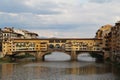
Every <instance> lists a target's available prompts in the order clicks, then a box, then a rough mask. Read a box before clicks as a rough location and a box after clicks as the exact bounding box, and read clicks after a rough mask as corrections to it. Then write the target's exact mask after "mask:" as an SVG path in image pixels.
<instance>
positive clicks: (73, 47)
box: [2, 38, 104, 60]
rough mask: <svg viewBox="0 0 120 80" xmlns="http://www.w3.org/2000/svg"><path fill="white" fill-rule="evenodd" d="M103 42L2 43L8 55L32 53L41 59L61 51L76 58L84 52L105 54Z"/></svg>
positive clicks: (62, 40)
mask: <svg viewBox="0 0 120 80" xmlns="http://www.w3.org/2000/svg"><path fill="white" fill-rule="evenodd" d="M101 42H102V40H101V39H96V38H85V39H79V38H78V39H75V38H71V39H69V38H66V39H65V38H48V39H11V40H10V41H9V42H4V43H2V46H3V48H2V51H3V54H4V55H8V56H11V55H17V54H21V53H30V54H31V55H33V56H35V57H36V58H37V59H39V60H42V59H44V56H45V55H47V54H48V53H51V52H54V51H59V52H64V53H66V54H68V55H70V56H71V59H72V60H76V59H77V55H78V54H79V53H82V52H97V53H99V54H100V55H103V52H102V48H101ZM103 56H104V55H103Z"/></svg>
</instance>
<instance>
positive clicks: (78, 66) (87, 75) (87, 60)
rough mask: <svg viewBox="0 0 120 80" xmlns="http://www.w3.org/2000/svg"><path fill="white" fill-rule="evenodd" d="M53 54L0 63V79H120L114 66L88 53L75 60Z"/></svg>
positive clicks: (119, 74)
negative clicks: (41, 58) (97, 61)
mask: <svg viewBox="0 0 120 80" xmlns="http://www.w3.org/2000/svg"><path fill="white" fill-rule="evenodd" d="M53 54H54V55H48V56H46V57H45V58H46V61H43V62H32V61H29V62H19V63H8V64H0V80H120V77H119V76H120V73H119V71H118V70H117V69H116V68H115V67H113V66H111V65H108V64H104V63H96V62H95V59H94V58H91V57H90V56H89V55H88V54H87V55H80V56H79V57H78V61H77V62H76V61H69V59H70V57H69V56H68V55H65V54H64V55H63V54H59V55H57V54H58V53H57V54H56V53H53Z"/></svg>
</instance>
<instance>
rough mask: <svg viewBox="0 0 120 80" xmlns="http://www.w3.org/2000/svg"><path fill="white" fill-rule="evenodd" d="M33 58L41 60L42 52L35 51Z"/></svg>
mask: <svg viewBox="0 0 120 80" xmlns="http://www.w3.org/2000/svg"><path fill="white" fill-rule="evenodd" d="M35 59H36V61H43V60H44V58H43V56H42V52H37V53H36V55H35Z"/></svg>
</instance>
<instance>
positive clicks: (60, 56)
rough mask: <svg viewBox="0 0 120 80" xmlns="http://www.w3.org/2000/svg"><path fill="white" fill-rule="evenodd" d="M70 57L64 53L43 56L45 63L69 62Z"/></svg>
mask: <svg viewBox="0 0 120 80" xmlns="http://www.w3.org/2000/svg"><path fill="white" fill-rule="evenodd" d="M70 59H71V56H70V55H68V54H67V53H64V52H58V51H57V52H56V51H55V52H51V53H50V54H45V55H44V60H45V61H69V60H70Z"/></svg>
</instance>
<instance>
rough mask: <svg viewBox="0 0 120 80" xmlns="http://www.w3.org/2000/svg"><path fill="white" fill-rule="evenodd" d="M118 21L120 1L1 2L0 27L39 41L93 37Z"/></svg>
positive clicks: (25, 0)
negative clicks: (23, 31)
mask: <svg viewBox="0 0 120 80" xmlns="http://www.w3.org/2000/svg"><path fill="white" fill-rule="evenodd" d="M118 20H120V0H0V27H1V28H3V27H5V26H10V27H14V28H17V29H26V30H29V31H32V32H36V33H38V34H39V36H40V37H67V38H70V37H78V38H85V37H94V36H95V33H96V31H97V30H98V29H99V28H100V27H101V26H103V25H105V24H111V25H114V24H115V22H117V21H118Z"/></svg>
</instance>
